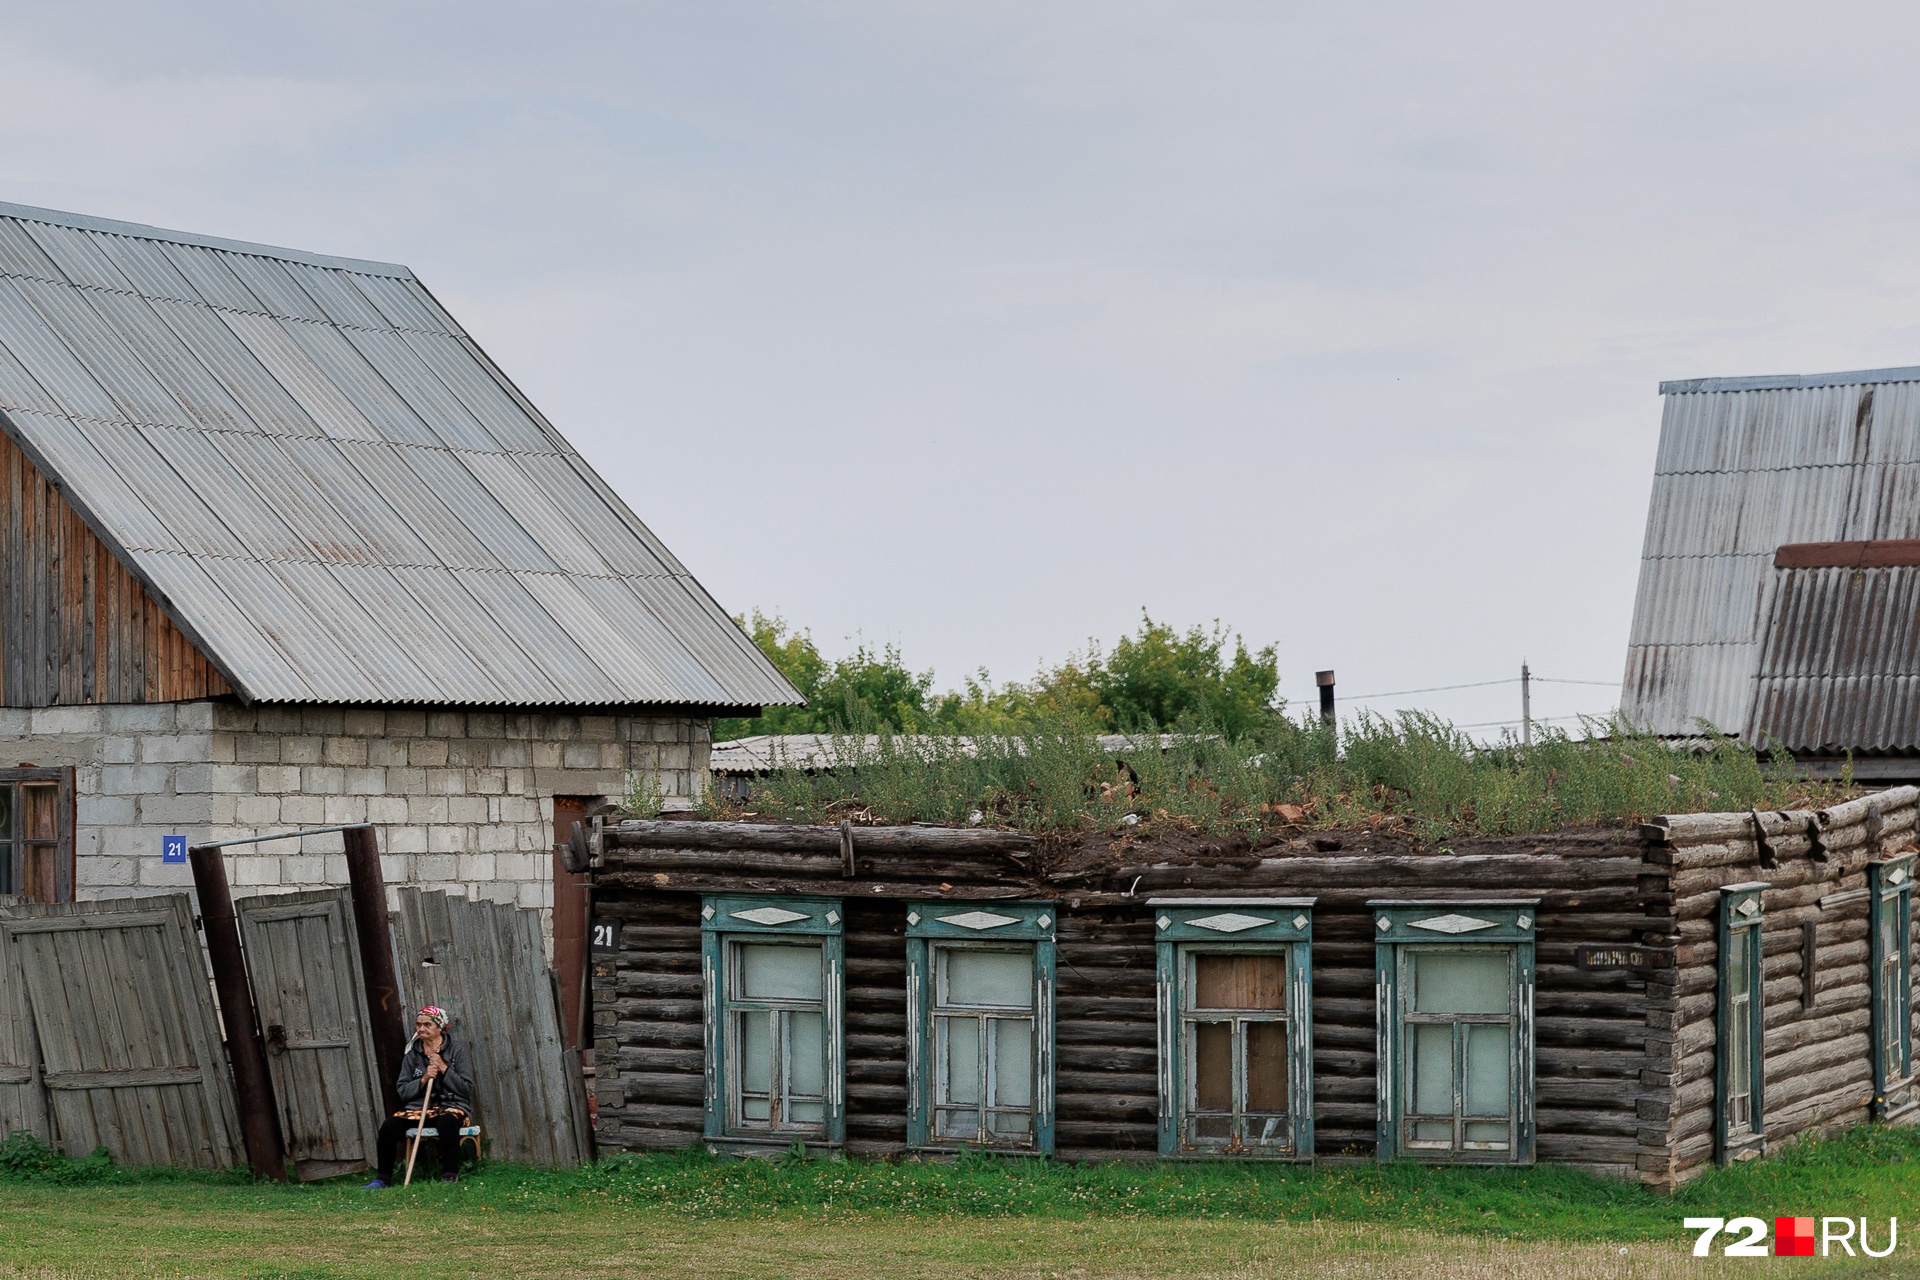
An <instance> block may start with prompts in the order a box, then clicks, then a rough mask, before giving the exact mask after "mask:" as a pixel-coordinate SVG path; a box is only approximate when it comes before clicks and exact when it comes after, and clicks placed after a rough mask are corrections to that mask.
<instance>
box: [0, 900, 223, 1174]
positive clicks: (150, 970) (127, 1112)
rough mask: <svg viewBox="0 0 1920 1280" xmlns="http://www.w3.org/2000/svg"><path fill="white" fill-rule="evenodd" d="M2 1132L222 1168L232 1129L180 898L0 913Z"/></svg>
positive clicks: (117, 1156)
mask: <svg viewBox="0 0 1920 1280" xmlns="http://www.w3.org/2000/svg"><path fill="white" fill-rule="evenodd" d="M0 981H4V987H5V989H4V990H3V991H0V1052H3V1053H4V1054H5V1062H4V1064H0V1080H4V1082H5V1086H6V1087H0V1107H4V1108H5V1116H4V1118H5V1120H6V1122H7V1124H8V1126H9V1129H10V1130H11V1129H15V1128H18V1129H24V1130H26V1131H28V1132H31V1133H33V1134H35V1135H36V1136H38V1137H40V1138H41V1139H42V1140H43V1141H46V1142H49V1143H53V1144H57V1145H59V1146H61V1147H64V1148H65V1149H66V1151H67V1152H68V1153H69V1154H71V1155H76V1156H77V1155H85V1154H86V1153H88V1152H90V1151H92V1150H93V1149H94V1148H96V1147H105V1148H106V1149H107V1151H108V1153H109V1154H110V1155H112V1157H113V1159H114V1160H115V1162H117V1163H123V1164H147V1165H174V1166H178V1167H182V1168H202V1169H204V1168H216V1169H227V1168H232V1167H234V1166H235V1165H237V1164H239V1163H241V1156H240V1125H239V1120H238V1117H237V1115H236V1112H235V1108H234V1101H233V1088H232V1083H231V1078H230V1076H229V1075H228V1071H227V1061H226V1053H225V1049H224V1047H223V1046H222V1043H221V1039H220V1027H219V1023H218V1022H217V1021H216V1020H215V1018H214V1011H213V999H212V996H211V993H210V991H209V989H208V980H207V968H206V962H205V960H204V959H203V958H202V953H201V950H200V945H199V942H198V941H197V939H196V938H195V936H194V931H193V917H192V914H191V910H190V908H189V905H188V899H187V897H186V895H185V894H169V895H167V896H164V897H151V898H124V899H116V900H113V901H107V902H87V903H68V904H62V905H54V906H39V905H32V904H15V905H10V906H7V907H6V908H4V911H3V912H0Z"/></svg>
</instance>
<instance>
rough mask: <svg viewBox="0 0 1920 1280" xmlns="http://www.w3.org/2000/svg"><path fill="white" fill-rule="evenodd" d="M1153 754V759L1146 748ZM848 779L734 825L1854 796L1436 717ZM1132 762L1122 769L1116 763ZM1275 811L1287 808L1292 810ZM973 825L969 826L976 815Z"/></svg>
mask: <svg viewBox="0 0 1920 1280" xmlns="http://www.w3.org/2000/svg"><path fill="white" fill-rule="evenodd" d="M1143 741H1144V742H1148V743H1152V741H1153V740H1151V739H1146V740H1143ZM835 747H836V758H837V759H839V760H841V761H845V762H847V764H848V765H850V766H851V767H844V768H840V769H836V770H832V771H827V772H822V773H813V774H809V773H805V772H802V771H801V770H799V769H795V768H783V769H780V770H778V771H776V772H774V773H773V774H771V775H770V776H768V777H767V778H765V779H762V780H761V781H760V782H759V784H758V785H757V787H756V789H755V792H754V794H753V795H752V797H751V798H750V799H749V800H748V802H747V803H746V804H744V805H739V806H734V807H733V808H731V809H726V808H720V809H716V810H715V811H714V812H715V814H716V816H730V815H731V814H733V813H737V812H738V811H739V810H741V809H746V810H751V811H753V812H756V813H765V814H773V815H778V816H781V817H785V818H790V819H795V820H799V821H807V822H821V821H837V820H838V819H839V818H840V817H842V816H847V815H852V816H854V817H855V818H856V819H857V820H859V821H872V822H881V823H906V822H937V823H947V824H965V823H968V822H970V821H986V822H992V823H999V824H1005V825H1011V826H1014V827H1019V828H1021V829H1024V830H1030V831H1037V832H1072V831H1081V830H1092V829H1106V828H1117V827H1118V826H1119V825H1120V824H1122V823H1123V822H1124V821H1125V820H1126V818H1127V816H1128V815H1133V817H1134V818H1135V820H1136V822H1138V821H1140V820H1144V821H1145V822H1146V823H1148V824H1152V823H1161V824H1165V825H1169V826H1176V827H1180V828H1183V829H1187V830H1193V831H1204V832H1208V833H1213V834H1239V835H1243V836H1253V835H1255V834H1257V833H1259V832H1260V831H1261V830H1263V829H1265V828H1268V827H1272V826H1276V825H1280V824H1283V823H1300V824H1304V825H1307V826H1318V827H1329V828H1351V827H1360V826H1371V827H1376V828H1378V827H1383V826H1385V827H1393V828H1396V829H1404V830H1407V831H1409V832H1410V833H1412V834H1413V835H1415V836H1416V837H1417V838H1420V839H1426V840H1439V839H1444V838H1446V837H1448V836H1453V835H1473V834H1487V835H1494V834H1521V833H1531V832H1542V831H1551V830H1555V829H1557V828H1561V827H1566V826H1574V825H1586V824H1604V823H1619V822H1634V821H1640V820H1643V819H1645V818H1648V817H1651V816H1654V815H1657V814H1662V813H1688V812H1700V811H1712V810H1733V811H1737V810H1744V809H1749V808H1756V807H1757V808H1762V809H1783V808H1789V807H1795V806H1804V805H1809V804H1812V805H1824V804H1829V803H1832V802H1834V801H1836V800H1839V799H1844V798H1845V797H1846V796H1848V795H1850V794H1852V789H1851V787H1850V785H1847V784H1841V783H1822V782H1816V781H1813V780H1810V779H1807V778H1804V777H1799V776H1796V775H1795V773H1794V770H1793V768H1792V761H1791V759H1790V758H1787V757H1784V756H1782V757H1780V758H1777V759H1768V760H1763V759H1762V758H1761V757H1759V756H1757V755H1756V754H1755V753H1754V752H1753V751H1752V750H1750V749H1748V748H1747V747H1745V746H1743V745H1741V744H1739V743H1737V742H1735V741H1733V740H1731V739H1724V738H1723V739H1715V740H1713V745H1712V746H1711V747H1710V748H1699V747H1694V748H1688V749H1676V748H1675V747H1674V746H1673V745H1671V744H1668V743H1664V742H1662V741H1660V740H1658V739H1655V738H1650V737H1645V736H1641V735H1635V734H1632V733H1629V732H1626V731H1625V730H1624V729H1623V728H1622V727H1621V726H1618V725H1605V724H1600V723H1595V724H1592V725H1589V726H1587V727H1586V729H1585V730H1583V731H1582V733H1581V734H1580V735H1578V736H1576V735H1571V734H1567V733H1564V732H1559V731H1554V730H1543V731H1542V733H1541V735H1540V737H1539V738H1538V740H1537V741H1536V742H1535V743H1534V744H1533V745H1532V746H1530V747H1521V746H1520V745H1518V744H1517V743H1514V742H1512V741H1508V742H1506V743H1503V744H1501V745H1499V746H1493V747H1484V746H1476V745H1475V744H1473V743H1472V742H1471V741H1470V740H1468V739H1467V737H1466V736H1465V735H1464V734H1462V733H1460V732H1459V731H1458V730H1455V729H1453V728H1452V727H1451V726H1450V725H1448V724H1446V723H1445V722H1443V721H1440V720H1436V719H1434V718H1432V717H1429V716H1425V715H1420V714H1413V713H1409V714H1406V715H1402V716H1400V717H1399V718H1397V719H1395V720H1391V721H1389V720H1384V719H1380V718H1378V717H1363V718H1362V719H1360V720H1358V721H1355V722H1351V723H1349V724H1348V725H1346V726H1345V727H1344V728H1342V729H1340V730H1337V731H1336V730H1335V729H1333V728H1331V727H1329V726H1327V725H1324V724H1322V723H1321V722H1320V721H1319V720H1318V719H1317V718H1311V717H1309V718H1306V719H1302V720H1298V721H1295V720H1289V719H1287V718H1285V717H1283V716H1278V715H1276V716H1274V717H1272V718H1271V720H1269V721H1268V722H1267V723H1266V724H1265V725H1264V726H1262V727H1261V728H1260V729H1258V730H1257V731H1256V732H1253V733H1251V734H1246V735H1242V736H1239V737H1234V738H1228V737H1226V736H1224V735H1219V734H1208V733H1204V732H1194V733H1188V734H1183V735H1180V736H1179V737H1178V738H1177V739H1176V741H1175V742H1174V744H1173V746H1172V747H1171V749H1169V750H1166V751H1161V750H1160V749H1158V746H1157V743H1155V744H1153V745H1146V746H1143V748H1142V749H1141V750H1138V751H1126V752H1121V753H1119V755H1118V756H1115V755H1112V754H1108V753H1107V752H1104V751H1102V750H1101V749H1100V747H1099V745H1098V744H1097V742H1096V741H1095V739H1094V736H1093V735H1092V734H1091V733H1089V732H1085V731H1084V730H1083V729H1081V728H1078V727H1076V726H1074V725H1072V724H1062V723H1054V724H1051V725H1039V726H1037V727H1035V728H1033V729H1032V730H1031V731H1029V732H1027V733H1025V734H1022V735H1021V736H1019V737H1018V738H1010V737H1001V738H992V737H989V738H979V739H966V738H960V737H902V736H895V735H887V734H882V735H880V736H879V739H878V742H877V745H873V746H868V745H866V744H865V742H864V739H861V738H858V737H852V736H849V737H844V738H839V739H836V740H835ZM1121 761H1124V765H1123V764H1122V763H1121ZM1281 806H1290V808H1288V809H1287V810H1284V811H1283V810H1282V808H1281ZM975 814H978V815H979V818H978V819H975V817H974V815H975Z"/></svg>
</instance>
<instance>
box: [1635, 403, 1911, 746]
mask: <svg viewBox="0 0 1920 1280" xmlns="http://www.w3.org/2000/svg"><path fill="white" fill-rule="evenodd" d="M1661 390H1662V391H1663V392H1664V393H1665V394H1666V396H1667V400H1666V405H1665V412H1664V414H1663V417H1662V423H1661V433H1660V447H1659V451H1658V454H1657V456H1656V462H1655V468H1654V481H1653V496H1652V500H1651V503H1650V505H1649V508H1648V513H1647V532H1646V541H1645V543H1644V545H1643V548H1642V560H1641V568H1640V586H1639V591H1638V594H1637V596H1636V599H1635V602H1634V620H1633V631H1632V636H1631V639H1630V641H1629V647H1628V653H1627V668H1626V676H1625V683H1624V687H1623V689H1622V694H1621V705H1622V710H1623V712H1624V713H1625V715H1626V716H1627V717H1628V718H1629V719H1630V720H1631V721H1633V722H1634V723H1635V724H1638V725H1642V726H1646V727H1648V728H1650V729H1652V730H1653V731H1655V732H1658V733H1663V734H1688V733H1693V732H1696V731H1697V729H1698V726H1699V722H1700V721H1701V720H1705V721H1706V722H1708V723H1710V724H1711V725H1713V726H1714V727H1716V728H1718V729H1720V730H1722V731H1725V732H1732V733H1738V734H1741V735H1742V736H1744V737H1748V738H1750V739H1753V738H1757V737H1758V736H1759V735H1760V734H1761V733H1762V732H1763V731H1766V730H1767V729H1768V727H1769V726H1778V727H1780V728H1781V729H1782V730H1783V732H1784V736H1782V734H1775V735H1774V736H1775V737H1776V738H1778V739H1779V740H1783V741H1785V740H1788V739H1789V738H1791V739H1794V740H1796V741H1795V745H1796V747H1798V746H1800V745H1801V744H1800V743H1799V742H1798V740H1799V739H1803V738H1805V739H1807V743H1806V747H1807V749H1813V748H1814V747H1815V746H1834V745H1839V746H1851V747H1853V748H1855V749H1858V750H1870V749H1880V750H1886V749H1894V748H1895V747H1903V748H1904V747H1911V746H1920V718H1916V717H1915V715H1914V714H1913V713H1911V712H1909V711H1908V710H1905V708H1909V707H1914V706H1915V705H1916V704H1914V703H1912V702H1910V701H1903V700H1902V699H1901V698H1900V697H1898V696H1896V690H1895V688H1894V683H1893V682H1897V681H1900V680H1905V679H1907V678H1908V677H1913V678H1915V679H1916V680H1920V661H1915V660H1914V659H1913V658H1912V657H1911V656H1910V655H1909V654H1907V653H1906V651H1904V650H1902V649H1901V648H1900V646H1899V645H1898V644H1896V643H1894V641H1893V640H1892V639H1890V638H1889V635H1888V633H1886V632H1884V631H1882V632H1875V633H1872V634H1870V635H1858V636H1851V638H1847V639H1846V642H1847V643H1848V644H1859V645H1866V646H1868V648H1869V649H1871V650H1872V651H1873V656H1871V657H1870V658H1867V659H1863V660H1865V661H1866V662H1867V665H1868V666H1869V667H1872V668H1873V670H1865V669H1857V668H1858V664H1857V663H1856V669H1853V670H1851V671H1850V672H1849V673H1843V672H1841V671H1839V670H1838V669H1837V668H1836V669H1835V670H1831V671H1822V670H1818V669H1817V668H1818V667H1819V666H1820V664H1821V663H1823V662H1828V663H1830V662H1832V661H1834V659H1832V657H1831V655H1832V654H1833V653H1834V652H1835V651H1834V650H1833V649H1832V648H1831V643H1830V642H1833V641H1836V640H1837V639H1840V638H1844V637H1842V635H1841V633H1842V632H1848V629H1850V628H1854V627H1856V626H1857V625H1859V624H1858V618H1859V616H1860V615H1858V614H1857V613H1847V612H1845V611H1844V610H1842V612H1841V613H1840V614H1835V615H1832V616H1828V615H1827V614H1826V613H1825V612H1823V611H1824V610H1826V609H1829V608H1840V607H1841V605H1842V604H1843V602H1844V600H1845V598H1846V597H1845V592H1844V591H1842V590H1840V588H1838V587H1835V588H1833V589H1832V590H1829V591H1827V592H1826V593H1825V594H1815V595H1813V596H1809V595H1808V592H1809V590H1810V589H1811V588H1810V586H1809V584H1808V582H1807V581H1795V580H1793V579H1792V577H1791V575H1793V574H1795V573H1804V572H1807V571H1802V570H1789V569H1776V568H1775V567H1774V554H1775V552H1776V551H1777V550H1778V549H1779V548H1780V547H1781V546H1782V545H1784V544H1788V543H1815V542H1841V541H1880V540H1884V539H1898V538H1914V537H1920V368H1913V369H1880V370H1867V371H1863V372H1859V373H1839V374H1819V375H1792V376H1788V377H1784V378H1708V379H1698V380H1695V381H1691V382H1668V383H1662V384H1661ZM1820 572H1824V571H1820ZM1823 581H1824V580H1823ZM1789 589H1791V591H1793V592H1795V593H1797V594H1795V595H1793V597H1792V598H1791V599H1786V598H1783V596H1782V594H1781V593H1782V592H1783V591H1788V590H1789ZM1810 602H1812V603H1810ZM1816 604H1817V607H1815V605H1816ZM1810 609H1811V610H1812V611H1811V612H1809V610H1810ZM1781 610H1785V612H1784V613H1782V612H1781ZM1782 626H1785V627H1787V628H1788V633H1787V634H1786V635H1784V636H1782V635H1781V634H1780V632H1779V628H1780V627H1782ZM1836 628H1838V629H1839V630H1835V629H1836ZM1849 635H1850V633H1849ZM1820 636H1826V637H1827V641H1824V642H1823V641H1821V640H1820V639H1819V637H1820ZM1823 643H1828V644H1829V647H1828V648H1825V649H1823V648H1822V647H1821V645H1822V644H1823ZM1876 646H1878V648H1876ZM1888 646H1891V647H1888ZM1763 650H1764V653H1763ZM1822 654H1827V655H1828V656H1827V657H1822V656H1821V655H1822ZM1843 676H1844V678H1842V677H1843ZM1782 681H1785V682H1786V683H1785V684H1782V683H1781V682H1782ZM1809 681H1812V682H1815V683H1814V684H1809V683H1808V682H1809ZM1821 681H1826V682H1827V683H1825V684H1819V683H1818V682H1821ZM1816 686H1817V687H1818V688H1819V689H1820V692H1819V693H1818V694H1817V698H1819V699H1826V700H1828V701H1829V702H1831V703H1832V704H1833V705H1831V706H1829V707H1828V708H1827V709H1826V710H1825V711H1822V712H1821V713H1820V714H1819V716H1816V717H1814V718H1813V719H1809V716H1813V714H1814V713H1813V712H1812V711H1811V710H1810V709H1809V708H1810V706H1811V704H1809V703H1805V702H1804V701H1803V702H1798V703H1796V702H1793V699H1794V698H1797V697H1801V696H1802V694H1803V693H1804V692H1805V691H1806V690H1808V689H1813V688H1815V687H1816ZM1794 690H1800V691H1801V692H1800V693H1795V692H1793V691H1794ZM1808 696H1815V695H1808ZM1842 703H1845V704H1847V705H1845V706H1842V705H1840V704H1842ZM1791 708H1798V709H1791ZM1890 716H1891V717H1893V718H1891V719H1889V718H1888V717H1890ZM1841 729H1844V731H1845V732H1846V733H1857V734H1860V735H1863V736H1862V737H1860V738H1859V740H1846V741H1840V740H1837V739H1831V734H1832V733H1834V732H1838V731H1840V730H1841ZM1808 735H1812V738H1822V739H1823V741H1822V742H1819V743H1815V742H1813V741H1812V738H1809V737H1808ZM1869 740H1870V741H1869Z"/></svg>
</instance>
